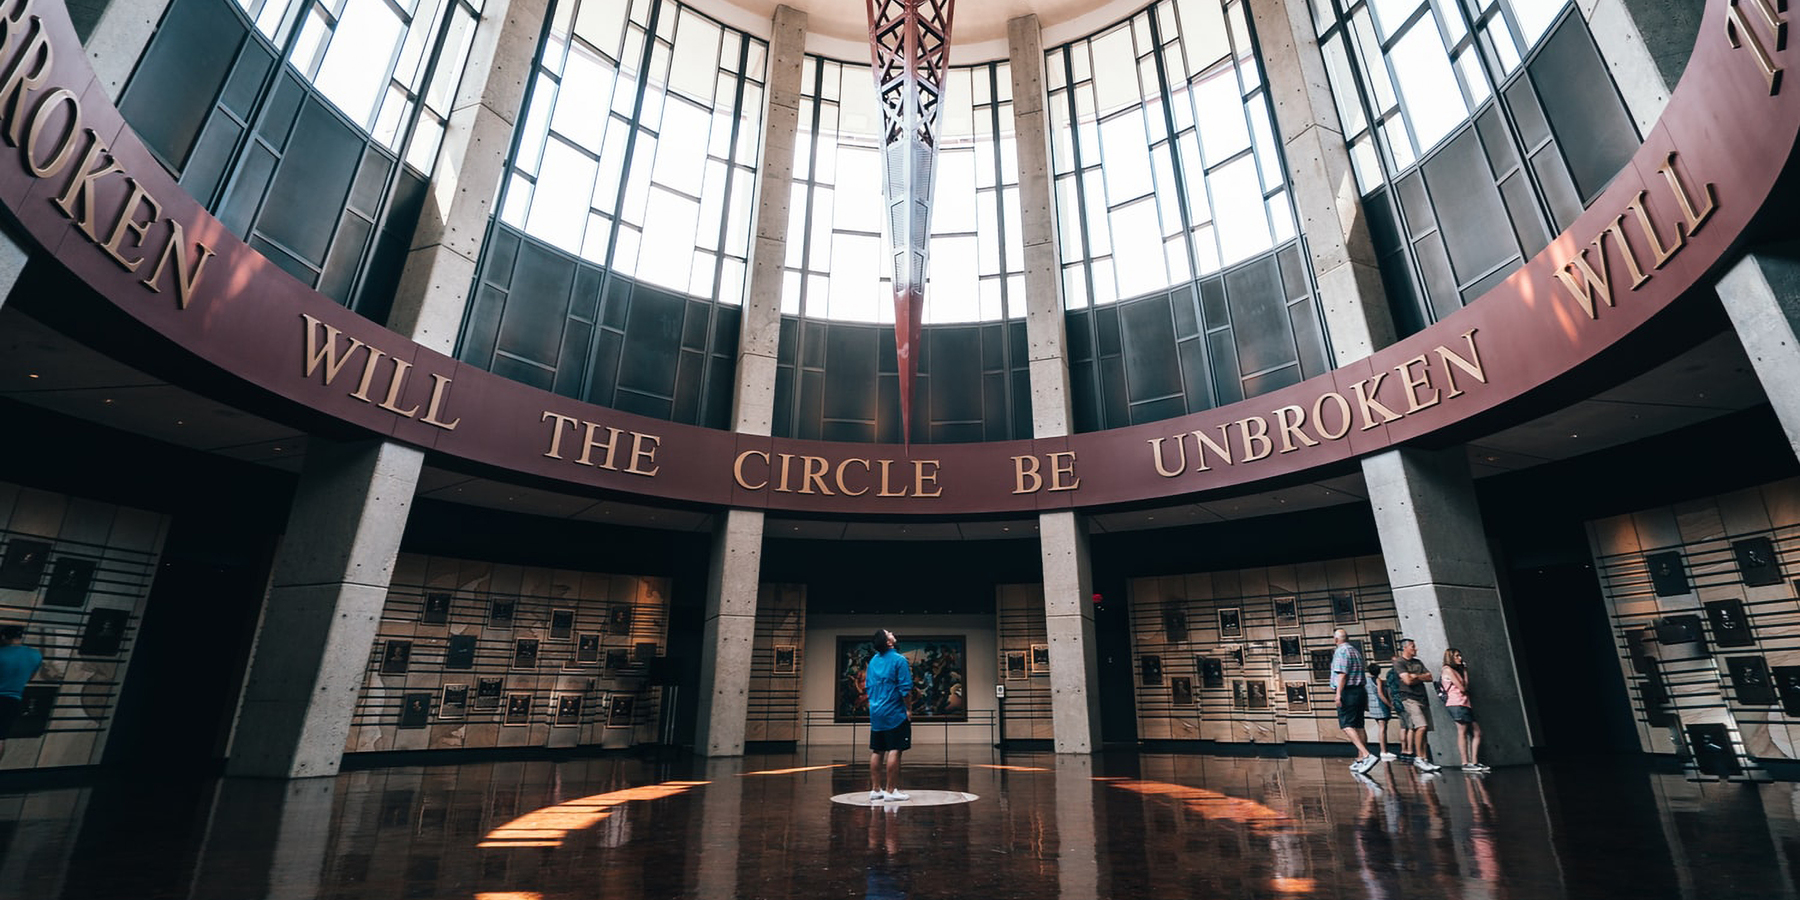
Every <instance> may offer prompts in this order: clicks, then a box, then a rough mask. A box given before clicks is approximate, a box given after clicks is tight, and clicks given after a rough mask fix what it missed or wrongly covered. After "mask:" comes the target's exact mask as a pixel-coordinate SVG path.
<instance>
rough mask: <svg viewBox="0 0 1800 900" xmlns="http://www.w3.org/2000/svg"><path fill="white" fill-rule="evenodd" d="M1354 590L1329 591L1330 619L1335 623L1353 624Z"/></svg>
mask: <svg viewBox="0 0 1800 900" xmlns="http://www.w3.org/2000/svg"><path fill="white" fill-rule="evenodd" d="M1356 605H1357V604H1356V592H1355V591H1332V592H1331V621H1332V623H1333V624H1336V625H1355V624H1356V618H1357V609H1356Z"/></svg>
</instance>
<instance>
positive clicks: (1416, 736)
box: [1394, 639, 1442, 772]
mask: <svg viewBox="0 0 1800 900" xmlns="http://www.w3.org/2000/svg"><path fill="white" fill-rule="evenodd" d="M1418 655H1419V644H1418V642H1416V641H1413V640H1411V639H1408V640H1404V641H1401V642H1400V660H1399V663H1398V664H1397V665H1395V666H1394V671H1396V672H1399V673H1400V727H1401V728H1402V729H1404V731H1405V733H1406V735H1407V736H1408V737H1409V739H1410V740H1411V741H1412V752H1413V753H1414V754H1416V755H1415V756H1414V757H1413V765H1414V766H1417V767H1418V769H1419V771H1421V772H1436V771H1437V770H1438V769H1440V768H1442V766H1438V765H1436V764H1435V763H1433V762H1432V761H1431V760H1429V759H1426V758H1425V754H1426V749H1427V748H1426V745H1425V732H1427V731H1430V730H1431V702H1430V700H1428V699H1427V698H1426V696H1425V684H1426V682H1428V681H1431V680H1432V677H1431V670H1430V669H1427V668H1425V664H1424V663H1422V662H1419V660H1418V658H1417V657H1418Z"/></svg>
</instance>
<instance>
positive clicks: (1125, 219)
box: [1111, 200, 1169, 297]
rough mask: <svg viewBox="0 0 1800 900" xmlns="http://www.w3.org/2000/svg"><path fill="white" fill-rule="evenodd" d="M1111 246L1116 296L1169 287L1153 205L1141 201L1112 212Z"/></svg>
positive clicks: (1147, 201) (1133, 295)
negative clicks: (1117, 294) (1115, 277)
mask: <svg viewBox="0 0 1800 900" xmlns="http://www.w3.org/2000/svg"><path fill="white" fill-rule="evenodd" d="M1111 219H1112V229H1113V247H1114V254H1115V260H1116V262H1117V264H1118V277H1119V296H1121V297H1136V296H1138V295H1140V294H1147V293H1150V292H1151V291H1154V290H1158V289H1160V288H1165V287H1168V286H1169V273H1168V270H1167V268H1166V267H1165V264H1164V260H1163V248H1162V229H1161V228H1160V227H1159V225H1158V222H1157V218H1156V204H1155V203H1154V202H1152V201H1150V200H1140V201H1138V202H1137V203H1133V204H1131V205H1130V206H1126V207H1123V208H1121V209H1116V210H1113V212H1112V215H1111Z"/></svg>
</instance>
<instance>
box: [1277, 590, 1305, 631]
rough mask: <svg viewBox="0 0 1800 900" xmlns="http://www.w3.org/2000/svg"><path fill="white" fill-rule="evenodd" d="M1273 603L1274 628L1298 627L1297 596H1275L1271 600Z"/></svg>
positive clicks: (1298, 602) (1298, 610)
mask: <svg viewBox="0 0 1800 900" xmlns="http://www.w3.org/2000/svg"><path fill="white" fill-rule="evenodd" d="M1273 605H1274V607H1275V627H1276V628H1299V627H1300V600H1299V599H1298V598H1296V597H1276V598H1275V600H1274V601H1273Z"/></svg>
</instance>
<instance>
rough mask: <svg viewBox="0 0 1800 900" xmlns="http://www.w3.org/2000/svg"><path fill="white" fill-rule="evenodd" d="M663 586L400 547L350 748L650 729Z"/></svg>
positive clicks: (594, 737) (568, 742) (446, 745)
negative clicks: (403, 551)
mask: <svg viewBox="0 0 1800 900" xmlns="http://www.w3.org/2000/svg"><path fill="white" fill-rule="evenodd" d="M669 592H670V585H669V580H668V579H666V578H657V577H642V576H637V575H618V574H607V573H600V572H582V571H576V570H572V569H553V568H549V567H543V566H517V565H507V564H501V563H492V562H483V561H477V560H467V559H455V558H450V557H442V556H422V555H416V554H401V556H400V558H399V560H398V561H397V562H396V563H395V566H394V577H393V580H392V583H391V584H390V586H389V589H388V597H387V602H386V604H385V605H384V606H383V607H382V613H381V625H380V630H379V632H378V634H377V637H376V640H375V644H374V647H373V648H372V649H371V651H370V654H369V661H368V664H367V668H366V675H365V679H364V683H363V688H362V692H361V694H360V695H359V696H358V698H357V703H356V712H355V714H354V718H353V719H352V720H351V729H350V738H349V740H348V742H347V743H346V746H345V748H344V749H345V752H346V753H367V752H376V751H385V750H446V749H477V748H479V749H486V748H494V747H573V746H590V745H599V746H605V747H629V746H631V745H632V744H636V743H642V742H648V741H654V740H656V739H657V737H658V717H659V711H660V699H661V694H662V688H661V687H658V686H656V685H655V684H653V683H652V682H653V681H656V680H657V679H656V678H655V677H654V676H655V675H656V674H657V673H656V671H655V669H656V668H657V666H658V663H657V660H658V659H659V658H661V657H666V651H667V637H668V631H669Z"/></svg>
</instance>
